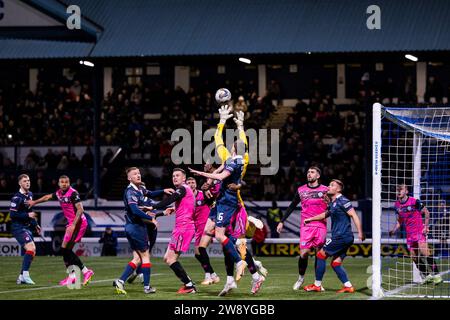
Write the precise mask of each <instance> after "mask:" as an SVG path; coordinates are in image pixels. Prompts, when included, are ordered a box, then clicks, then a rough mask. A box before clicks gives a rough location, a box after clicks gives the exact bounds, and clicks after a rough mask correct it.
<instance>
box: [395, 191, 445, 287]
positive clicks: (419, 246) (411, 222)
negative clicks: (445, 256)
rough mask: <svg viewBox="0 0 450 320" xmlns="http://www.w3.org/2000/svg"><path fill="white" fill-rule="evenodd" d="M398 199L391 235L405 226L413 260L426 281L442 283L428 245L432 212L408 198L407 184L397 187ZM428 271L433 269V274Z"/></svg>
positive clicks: (418, 202) (418, 201)
mask: <svg viewBox="0 0 450 320" xmlns="http://www.w3.org/2000/svg"><path fill="white" fill-rule="evenodd" d="M397 199H398V200H397V201H396V202H395V205H394V206H395V211H396V214H397V223H396V224H395V227H394V229H393V230H391V231H390V232H389V235H390V236H392V235H394V234H395V232H396V231H397V230H398V229H399V228H400V226H401V224H403V225H404V226H405V230H406V243H407V245H408V249H409V251H410V253H411V259H412V260H413V261H414V263H415V264H416V266H417V268H418V269H419V270H420V272H421V273H422V274H423V275H424V276H425V281H426V282H431V281H433V282H434V283H435V284H439V283H441V282H442V277H441V276H440V275H439V270H438V267H437V264H436V261H435V260H434V258H433V257H432V256H431V254H430V250H429V248H428V244H427V235H428V232H429V231H430V229H429V221H430V212H429V211H428V209H427V208H426V207H425V205H424V204H423V203H422V202H421V201H420V200H419V199H415V198H413V197H410V196H408V187H407V186H406V185H405V184H400V185H398V186H397ZM422 214H423V215H424V216H425V223H424V222H423V221H422ZM428 269H431V272H429V271H428Z"/></svg>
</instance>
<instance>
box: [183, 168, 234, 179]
mask: <svg viewBox="0 0 450 320" xmlns="http://www.w3.org/2000/svg"><path fill="white" fill-rule="evenodd" d="M189 170H190V171H191V172H192V173H193V174H196V175H199V176H202V177H205V178H210V179H213V180H220V181H222V180H224V179H225V178H227V177H229V176H230V174H231V171H229V170H225V169H224V170H223V171H222V172H220V173H207V172H202V171H198V170H194V169H192V168H189Z"/></svg>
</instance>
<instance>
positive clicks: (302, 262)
mask: <svg viewBox="0 0 450 320" xmlns="http://www.w3.org/2000/svg"><path fill="white" fill-rule="evenodd" d="M308 258H309V257H308V256H306V257H305V258H302V256H300V257H299V259H298V274H299V275H301V276H304V275H305V272H306V268H307V267H308ZM316 263H317V262H316Z"/></svg>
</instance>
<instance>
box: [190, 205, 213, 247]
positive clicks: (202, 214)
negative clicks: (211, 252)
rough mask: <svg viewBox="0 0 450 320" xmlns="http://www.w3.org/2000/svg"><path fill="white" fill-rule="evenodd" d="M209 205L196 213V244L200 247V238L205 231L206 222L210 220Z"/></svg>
mask: <svg viewBox="0 0 450 320" xmlns="http://www.w3.org/2000/svg"><path fill="white" fill-rule="evenodd" d="M209 211H210V209H209V207H208V206H204V208H202V209H201V210H198V211H196V212H195V213H194V225H195V246H196V247H198V246H199V245H200V240H201V238H202V236H203V234H204V233H205V226H206V222H207V221H208V216H209Z"/></svg>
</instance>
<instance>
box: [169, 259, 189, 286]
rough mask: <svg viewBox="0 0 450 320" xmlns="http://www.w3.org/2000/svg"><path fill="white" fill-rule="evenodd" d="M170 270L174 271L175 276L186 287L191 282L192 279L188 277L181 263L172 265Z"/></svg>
mask: <svg viewBox="0 0 450 320" xmlns="http://www.w3.org/2000/svg"><path fill="white" fill-rule="evenodd" d="M170 268H171V269H172V270H173V272H174V273H175V275H176V276H177V277H178V279H180V280H181V281H182V282H183V283H184V284H185V285H186V284H187V283H189V282H191V279H190V278H189V277H188V275H187V273H186V271H185V270H184V268H183V266H182V265H181V263H180V262H178V261H176V262H174V263H172V264H171V265H170Z"/></svg>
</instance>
